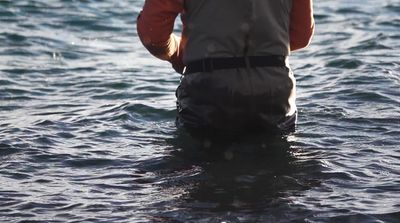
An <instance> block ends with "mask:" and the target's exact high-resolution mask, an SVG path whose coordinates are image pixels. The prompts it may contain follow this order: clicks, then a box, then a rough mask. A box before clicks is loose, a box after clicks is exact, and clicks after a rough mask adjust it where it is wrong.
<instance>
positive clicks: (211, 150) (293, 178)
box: [145, 131, 323, 222]
mask: <svg viewBox="0 0 400 223" xmlns="http://www.w3.org/2000/svg"><path fill="white" fill-rule="evenodd" d="M167 143H168V144H169V145H170V146H171V147H172V148H174V149H173V150H171V151H170V152H169V154H168V155H167V158H165V159H164V160H162V161H161V162H158V163H157V164H156V165H154V166H147V167H145V168H146V169H148V170H151V171H153V172H156V173H158V177H160V178H161V179H162V180H161V181H160V184H159V187H160V190H161V192H160V194H164V193H165V194H169V195H171V194H174V193H176V194H175V195H176V196H173V199H172V200H170V201H168V204H167V205H168V207H167V208H166V211H165V212H162V213H155V214H154V215H152V216H151V217H150V218H152V219H153V218H154V219H158V220H161V219H162V220H165V221H168V220H171V219H174V220H182V222H184V220H188V219H191V220H200V219H202V221H204V222H221V221H232V222H238V221H259V222H262V221H263V220H265V221H266V220H268V221H270V220H272V219H279V218H280V217H282V215H284V216H286V218H287V219H293V220H294V219H304V218H305V217H306V216H307V215H309V214H310V213H309V211H307V210H304V209H302V208H300V207H297V206H296V205H295V204H294V203H293V202H292V200H293V198H294V197H296V196H301V194H302V193H303V192H304V191H306V190H308V189H310V188H312V187H314V186H318V185H319V184H320V179H318V176H319V175H320V173H319V171H321V168H323V167H322V165H321V164H320V162H319V161H318V159H317V156H316V155H315V154H313V155H310V153H311V151H308V152H305V151H302V150H301V149H300V148H295V147H294V146H293V143H292V142H289V141H288V139H287V137H281V136H270V135H269V136H268V135H253V136H247V137H242V138H240V139H237V140H235V141H223V140H220V141H217V140H209V139H199V138H197V139H194V138H192V137H191V136H189V135H188V134H187V133H184V132H182V131H178V132H176V134H175V135H174V137H173V138H172V139H169V140H167ZM307 153H308V154H307ZM302 156H307V158H306V159H305V158H303V157H302ZM313 156H314V158H313ZM158 205H163V202H161V203H157V204H156V205H155V206H158ZM210 213H211V214H210Z"/></svg>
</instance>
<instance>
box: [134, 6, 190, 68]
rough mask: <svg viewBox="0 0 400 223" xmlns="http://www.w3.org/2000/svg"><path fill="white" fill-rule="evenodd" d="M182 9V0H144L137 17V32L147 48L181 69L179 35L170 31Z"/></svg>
mask: <svg viewBox="0 0 400 223" xmlns="http://www.w3.org/2000/svg"><path fill="white" fill-rule="evenodd" d="M182 11H183V0H146V2H145V4H144V6H143V10H142V12H141V13H140V15H139V16H138V19H137V32H138V35H139V38H140V40H141V41H142V43H143V45H144V46H145V47H146V48H147V50H148V51H149V52H150V53H151V54H153V55H154V56H156V57H157V58H159V59H162V60H167V61H169V62H171V63H172V66H173V67H174V69H175V70H176V71H177V72H179V73H181V72H182V70H183V63H182V56H181V55H180V54H181V52H180V50H179V49H180V47H179V45H180V37H177V36H176V35H174V34H173V33H172V31H173V28H174V22H175V19H176V17H177V16H178V14H179V13H181V12H182Z"/></svg>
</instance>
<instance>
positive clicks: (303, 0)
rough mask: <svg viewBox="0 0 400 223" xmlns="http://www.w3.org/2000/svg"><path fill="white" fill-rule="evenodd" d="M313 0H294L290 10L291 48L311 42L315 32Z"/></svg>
mask: <svg viewBox="0 0 400 223" xmlns="http://www.w3.org/2000/svg"><path fill="white" fill-rule="evenodd" d="M314 26H315V24H314V15H313V1H312V0H293V3H292V10H291V12H290V50H291V51H294V50H297V49H301V48H304V47H306V46H308V44H310V41H311V38H312V36H313V34H314Z"/></svg>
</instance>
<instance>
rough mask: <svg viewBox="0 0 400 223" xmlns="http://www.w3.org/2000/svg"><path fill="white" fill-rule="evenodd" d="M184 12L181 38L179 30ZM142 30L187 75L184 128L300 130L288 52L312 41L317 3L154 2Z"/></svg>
mask: <svg viewBox="0 0 400 223" xmlns="http://www.w3.org/2000/svg"><path fill="white" fill-rule="evenodd" d="M178 14H181V18H182V23H183V30H182V36H181V37H178V36H176V35H175V34H173V33H172V31H173V26H174V21H175V18H176V17H177V15H178ZM137 30H138V34H139V37H140V39H141V41H142V43H143V45H144V46H145V47H146V48H147V49H148V50H149V52H150V53H151V54H153V55H154V56H156V57H158V58H160V59H162V60H166V61H169V62H170V63H171V64H172V66H173V68H174V69H175V70H176V71H177V72H178V73H182V74H183V77H182V79H181V83H180V85H179V87H178V89H177V92H176V94H177V99H178V103H177V104H178V117H177V123H178V125H180V126H184V127H186V128H188V129H191V130H204V131H207V132H223V133H241V132H244V131H246V132H247V131H253V130H254V131H274V132H275V131H279V132H282V131H283V132H285V131H291V130H293V128H294V125H295V122H296V117H297V112H296V105H295V97H296V87H295V78H294V76H293V74H292V72H291V70H290V68H289V64H288V60H287V56H288V55H289V54H290V52H291V51H294V50H297V49H300V48H304V47H306V46H307V45H308V44H309V42H310V40H311V37H312V35H313V32H314V19H313V10H312V0H146V1H145V4H144V7H143V10H142V12H141V13H140V15H139V17H138V21H137Z"/></svg>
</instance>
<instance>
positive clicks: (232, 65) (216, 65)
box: [184, 55, 286, 75]
mask: <svg viewBox="0 0 400 223" xmlns="http://www.w3.org/2000/svg"><path fill="white" fill-rule="evenodd" d="M285 60H286V57H285V56H278V55H269V56H249V57H221V58H205V59H201V60H196V61H192V62H189V63H188V64H187V66H186V67H185V71H184V74H185V75H186V74H191V73H196V72H212V71H213V70H222V69H236V68H245V67H247V68H254V67H285V66H286V63H285Z"/></svg>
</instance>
